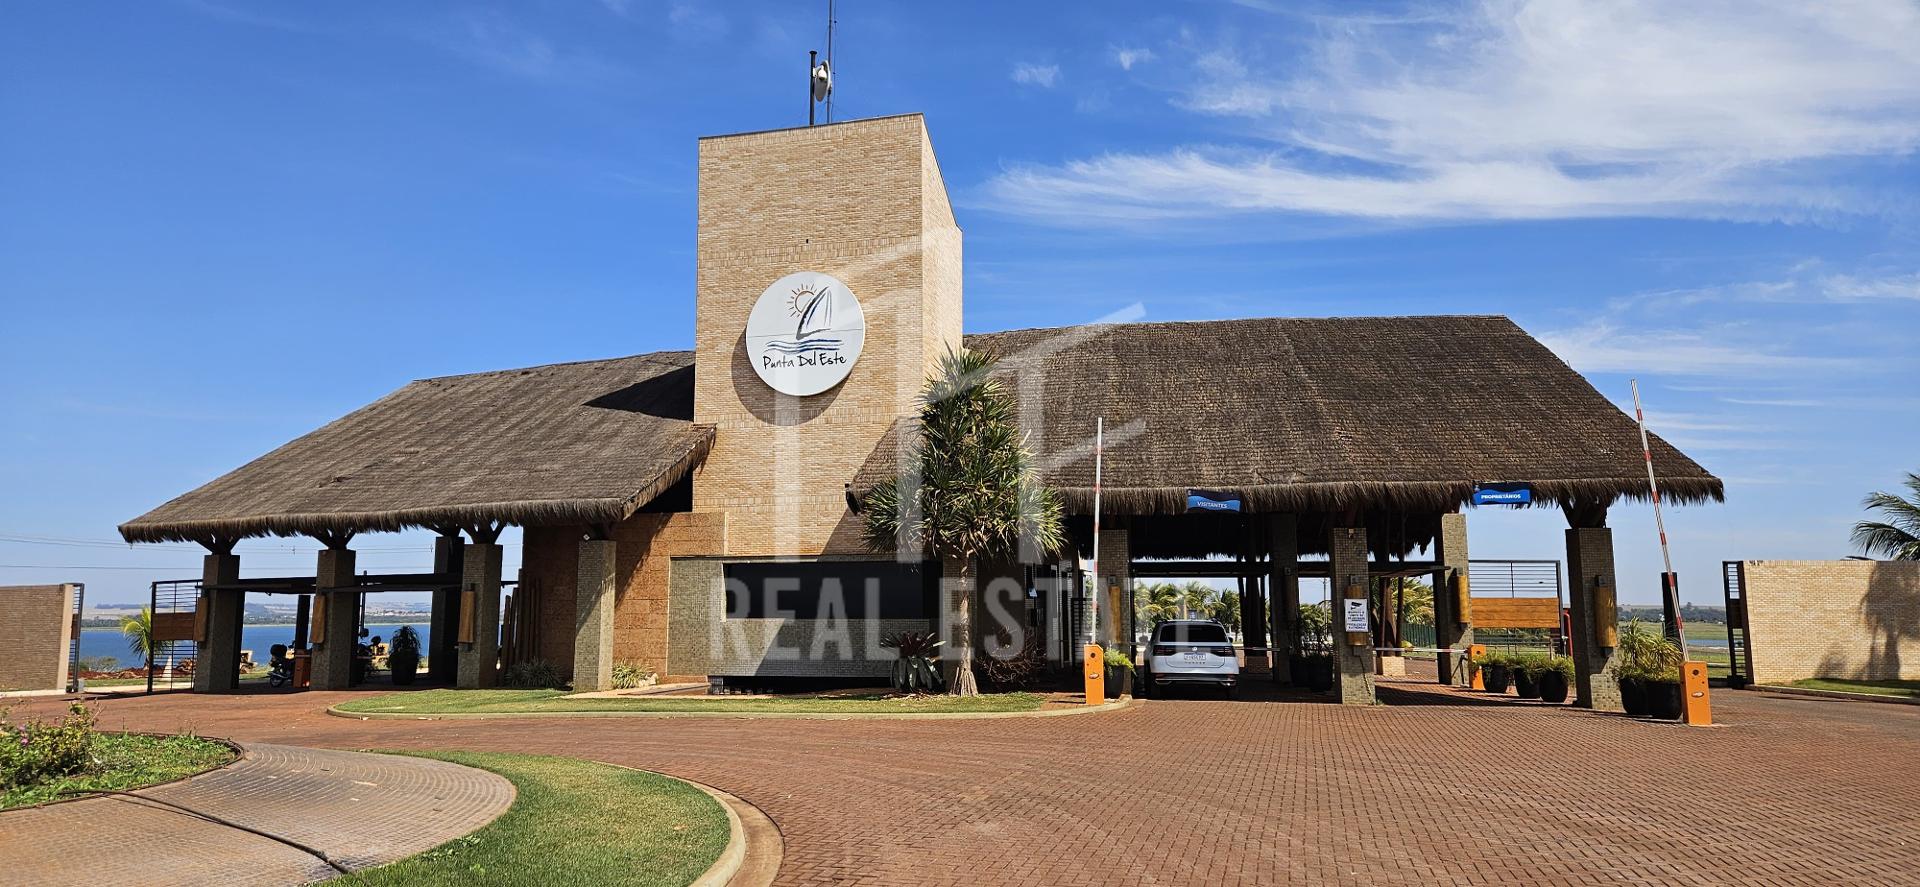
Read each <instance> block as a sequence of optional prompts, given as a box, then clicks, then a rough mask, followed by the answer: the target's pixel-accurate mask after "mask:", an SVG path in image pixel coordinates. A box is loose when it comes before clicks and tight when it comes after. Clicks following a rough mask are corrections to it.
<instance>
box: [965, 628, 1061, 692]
mask: <svg viewBox="0 0 1920 887" xmlns="http://www.w3.org/2000/svg"><path fill="white" fill-rule="evenodd" d="M1001 640H1002V641H1003V642H1004V641H1005V640H1006V638H1005V637H1004V633H1002V637H1001ZM1009 645H1010V644H1006V643H1003V644H1002V647H1003V648H1004V647H1005V646H1009ZM973 664H974V666H975V667H977V668H978V669H979V670H980V685H981V687H983V688H984V689H986V690H987V692H989V693H1010V692H1014V691H1019V690H1036V689H1040V685H1041V684H1043V683H1045V682H1046V681H1047V680H1048V677H1047V651H1046V648H1045V647H1044V646H1042V645H1041V643H1040V639H1039V638H1037V637H1033V636H1031V635H1029V636H1028V637H1027V642H1026V644H1025V645H1023V646H1022V647H1021V648H1020V652H1018V653H1015V654H1013V655H1012V656H1005V657H1002V656H992V655H989V656H982V657H979V658H977V659H975V660H973Z"/></svg>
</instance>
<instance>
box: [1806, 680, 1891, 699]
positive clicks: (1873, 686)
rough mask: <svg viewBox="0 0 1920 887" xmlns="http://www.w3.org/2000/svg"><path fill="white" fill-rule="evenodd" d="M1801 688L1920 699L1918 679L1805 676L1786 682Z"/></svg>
mask: <svg viewBox="0 0 1920 887" xmlns="http://www.w3.org/2000/svg"><path fill="white" fill-rule="evenodd" d="M1787 686H1789V687H1798V688H1800V689H1802V690H1831V691H1835V692H1840V693H1871V694H1873V695H1875V696H1904V697H1906V698H1909V699H1920V681H1842V680H1834V679H1830V678H1807V679H1805V680H1800V681H1794V682H1793V683H1790V684H1788V685H1787Z"/></svg>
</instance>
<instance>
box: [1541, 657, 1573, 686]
mask: <svg viewBox="0 0 1920 887" xmlns="http://www.w3.org/2000/svg"><path fill="white" fill-rule="evenodd" d="M1545 670H1546V671H1548V672H1559V673H1560V676H1561V677H1563V678H1566V679H1567V680H1569V681H1571V680H1573V657H1572V656H1548V657H1547V661H1546V668H1545Z"/></svg>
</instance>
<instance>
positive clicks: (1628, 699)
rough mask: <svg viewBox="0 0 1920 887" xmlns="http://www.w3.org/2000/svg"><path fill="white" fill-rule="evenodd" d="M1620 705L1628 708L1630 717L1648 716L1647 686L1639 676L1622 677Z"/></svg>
mask: <svg viewBox="0 0 1920 887" xmlns="http://www.w3.org/2000/svg"><path fill="white" fill-rule="evenodd" d="M1620 707H1621V708H1624V709H1626V710H1627V715H1628V716H1629V717H1635V718H1644V717H1646V716H1647V687H1646V685H1645V684H1642V683H1640V679H1639V678H1621V679H1620Z"/></svg>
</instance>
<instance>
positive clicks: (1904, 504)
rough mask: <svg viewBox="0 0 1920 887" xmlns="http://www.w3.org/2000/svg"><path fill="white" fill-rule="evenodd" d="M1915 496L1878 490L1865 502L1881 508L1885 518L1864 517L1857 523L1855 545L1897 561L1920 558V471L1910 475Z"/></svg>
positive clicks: (1861, 549)
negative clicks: (1868, 518) (1904, 495)
mask: <svg viewBox="0 0 1920 887" xmlns="http://www.w3.org/2000/svg"><path fill="white" fill-rule="evenodd" d="M1906 487H1907V489H1908V490H1909V491H1910V492H1911V493H1912V495H1911V497H1902V496H1899V495H1896V494H1893V493H1886V492H1876V493H1871V494H1869V495H1868V496H1867V498H1866V500H1865V501H1863V502H1862V503H1861V504H1862V505H1864V506H1866V508H1867V510H1869V511H1877V512H1879V513H1880V516H1881V517H1882V518H1884V520H1863V521H1860V522H1859V523H1857V524H1854V525H1853V544H1855V545H1858V546H1860V551H1861V553H1862V554H1867V555H1874V556H1878V557H1884V558H1887V559H1888V560H1896V561H1920V474H1915V473H1912V472H1909V473H1908V474H1907V482H1906Z"/></svg>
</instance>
